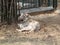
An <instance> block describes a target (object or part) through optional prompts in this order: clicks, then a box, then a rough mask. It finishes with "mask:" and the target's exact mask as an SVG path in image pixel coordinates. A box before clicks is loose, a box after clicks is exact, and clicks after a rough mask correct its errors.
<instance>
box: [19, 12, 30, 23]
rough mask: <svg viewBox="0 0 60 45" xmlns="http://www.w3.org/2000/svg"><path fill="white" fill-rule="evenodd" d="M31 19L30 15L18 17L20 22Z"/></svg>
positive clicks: (23, 14)
mask: <svg viewBox="0 0 60 45" xmlns="http://www.w3.org/2000/svg"><path fill="white" fill-rule="evenodd" d="M28 19H29V15H28V14H26V13H21V15H20V16H19V17H18V21H19V22H26V21H27V20H28Z"/></svg>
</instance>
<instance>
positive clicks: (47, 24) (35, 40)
mask: <svg viewBox="0 0 60 45" xmlns="http://www.w3.org/2000/svg"><path fill="white" fill-rule="evenodd" d="M59 8H60V7H59V6H58V11H59V10H60V9H59ZM32 18H33V19H35V20H38V21H39V22H40V24H41V29H40V31H38V32H31V33H23V32H18V31H16V28H17V27H16V25H15V24H13V25H3V26H2V25H1V24H0V45H60V13H55V12H54V13H53V12H52V13H49V14H47V13H45V14H38V15H35V16H32Z"/></svg>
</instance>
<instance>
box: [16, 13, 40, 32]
mask: <svg viewBox="0 0 60 45" xmlns="http://www.w3.org/2000/svg"><path fill="white" fill-rule="evenodd" d="M22 17H23V16H22ZM19 18H20V17H19ZM26 18H28V19H26ZM20 19H21V18H20ZM23 19H24V20H26V21H24V22H22V23H19V24H18V26H19V27H20V29H17V30H18V31H23V30H26V31H27V30H29V32H31V31H34V30H39V29H40V24H39V22H38V21H35V20H33V19H30V18H29V15H27V14H25V17H24V18H23Z"/></svg>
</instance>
